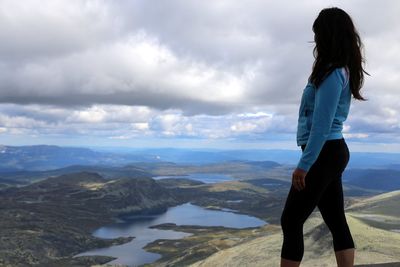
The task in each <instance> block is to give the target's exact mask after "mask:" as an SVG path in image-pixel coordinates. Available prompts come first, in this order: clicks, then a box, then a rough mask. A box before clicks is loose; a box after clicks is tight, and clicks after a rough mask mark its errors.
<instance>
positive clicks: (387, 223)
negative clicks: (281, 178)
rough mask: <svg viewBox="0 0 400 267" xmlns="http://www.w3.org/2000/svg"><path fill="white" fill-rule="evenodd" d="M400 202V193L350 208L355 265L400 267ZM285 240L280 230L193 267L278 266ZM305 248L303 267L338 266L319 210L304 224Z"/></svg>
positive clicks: (232, 248)
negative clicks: (283, 240)
mask: <svg viewBox="0 0 400 267" xmlns="http://www.w3.org/2000/svg"><path fill="white" fill-rule="evenodd" d="M399 199H400V192H399V191H395V192H390V193H385V194H382V195H378V196H375V197H371V198H365V199H362V200H360V201H359V202H358V203H355V204H353V205H352V206H350V207H349V208H348V209H347V211H346V217H347V221H348V223H349V227H350V229H351V231H352V234H353V238H354V241H355V244H356V258H355V264H356V265H359V266H400V231H398V229H400V223H399V220H398V218H399V217H398V213H399V210H400V201H399ZM395 218H397V220H395ZM282 238H283V236H282V232H281V231H279V232H272V233H271V234H270V235H265V236H263V237H258V238H254V239H252V240H250V241H246V242H243V243H241V244H238V245H236V246H233V247H231V248H228V249H223V250H220V251H218V252H216V253H214V254H213V255H212V256H210V257H208V258H206V259H204V260H201V261H198V262H196V263H194V264H192V265H190V266H191V267H200V266H201V267H211V266H232V267H234V266H252V267H253V266H254V267H257V266H260V267H261V266H271V267H274V266H279V262H280V250H281V245H282ZM304 245H305V253H304V257H303V263H302V266H318V267H321V266H336V261H335V256H334V252H333V246H332V237H331V234H330V232H329V229H328V228H327V227H326V225H325V223H324V222H323V219H322V217H321V215H320V213H319V212H318V210H316V211H315V212H314V213H313V214H312V215H311V216H310V217H309V219H308V220H307V221H306V223H305V225H304ZM383 263H387V264H383ZM389 263H390V264H389Z"/></svg>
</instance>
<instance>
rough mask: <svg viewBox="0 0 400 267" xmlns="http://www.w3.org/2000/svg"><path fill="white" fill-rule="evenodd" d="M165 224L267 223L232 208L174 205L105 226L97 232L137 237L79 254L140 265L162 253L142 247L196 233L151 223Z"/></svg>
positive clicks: (102, 236)
mask: <svg viewBox="0 0 400 267" xmlns="http://www.w3.org/2000/svg"><path fill="white" fill-rule="evenodd" d="M161 223H175V224H177V225H183V224H185V225H202V226H225V227H232V228H246V227H258V226H262V225H265V224H266V222H265V221H263V220H261V219H258V218H256V217H253V216H248V215H243V214H236V213H233V212H230V211H218V210H209V209H205V208H203V207H200V206H197V205H193V204H191V203H190V202H188V203H185V204H182V205H178V206H174V207H170V208H168V210H167V211H166V212H164V213H162V214H157V215H135V216H131V217H129V220H128V221H123V222H119V223H114V224H112V225H109V226H105V227H101V228H99V229H98V230H96V231H95V232H94V233H93V235H94V236H97V237H101V238H116V237H119V236H134V237H135V238H134V239H133V240H132V241H131V242H129V243H125V244H123V245H117V246H112V247H108V248H101V249H94V250H90V251H87V252H84V253H80V254H77V255H75V256H85V255H104V256H112V257H117V259H116V260H113V261H111V262H109V263H110V264H126V265H130V266H137V265H141V264H145V263H151V262H154V261H156V260H157V259H159V258H161V255H160V254H157V253H151V252H147V251H145V250H144V249H142V247H144V246H145V245H146V244H148V243H150V242H153V241H154V240H156V239H180V238H183V237H185V236H189V235H192V234H190V233H184V232H177V231H173V230H159V229H151V228H148V227H149V226H152V225H156V224H161Z"/></svg>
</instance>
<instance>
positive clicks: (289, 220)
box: [280, 210, 303, 232]
mask: <svg viewBox="0 0 400 267" xmlns="http://www.w3.org/2000/svg"><path fill="white" fill-rule="evenodd" d="M280 221H281V227H282V230H283V232H289V231H295V230H298V229H300V230H301V229H302V227H303V224H302V223H301V222H300V221H299V220H298V219H297V218H296V217H295V216H294V214H292V213H290V212H288V211H286V210H284V211H283V212H282V215H281V219H280Z"/></svg>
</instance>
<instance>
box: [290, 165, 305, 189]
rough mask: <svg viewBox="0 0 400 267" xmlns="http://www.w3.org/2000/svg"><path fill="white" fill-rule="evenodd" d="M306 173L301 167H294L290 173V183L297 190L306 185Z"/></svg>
mask: <svg viewBox="0 0 400 267" xmlns="http://www.w3.org/2000/svg"><path fill="white" fill-rule="evenodd" d="M306 175H307V172H306V171H305V170H303V169H300V168H296V169H295V170H294V172H293V174H292V184H293V186H294V188H296V189H297V190H298V191H300V190H303V189H304V188H305V187H306V179H305V178H306Z"/></svg>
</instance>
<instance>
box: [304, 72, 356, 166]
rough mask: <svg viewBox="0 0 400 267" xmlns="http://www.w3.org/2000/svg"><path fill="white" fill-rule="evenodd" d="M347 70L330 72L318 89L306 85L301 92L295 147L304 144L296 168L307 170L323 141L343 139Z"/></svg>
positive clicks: (347, 105) (348, 99)
mask: <svg viewBox="0 0 400 267" xmlns="http://www.w3.org/2000/svg"><path fill="white" fill-rule="evenodd" d="M350 103H351V91H350V83H349V75H348V71H347V68H336V69H334V70H333V71H332V72H331V73H330V74H329V75H328V76H327V77H326V78H325V79H324V80H323V81H322V83H321V84H320V86H319V87H318V89H316V88H315V86H314V85H313V84H312V83H311V82H308V83H307V85H306V87H305V88H304V90H303V95H302V97H301V103H300V108H299V118H298V126H297V136H296V139H297V145H298V146H301V145H303V144H306V147H305V149H304V151H303V152H302V155H301V158H300V161H299V163H298V164H297V167H298V168H300V169H303V170H305V171H307V172H308V171H309V169H310V168H311V166H312V165H313V163H314V162H315V161H316V160H317V158H318V155H319V153H320V152H321V150H322V147H323V145H324V143H325V141H326V140H331V139H341V138H343V134H342V129H343V122H344V121H345V120H346V119H347V115H348V113H349V110H350Z"/></svg>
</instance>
